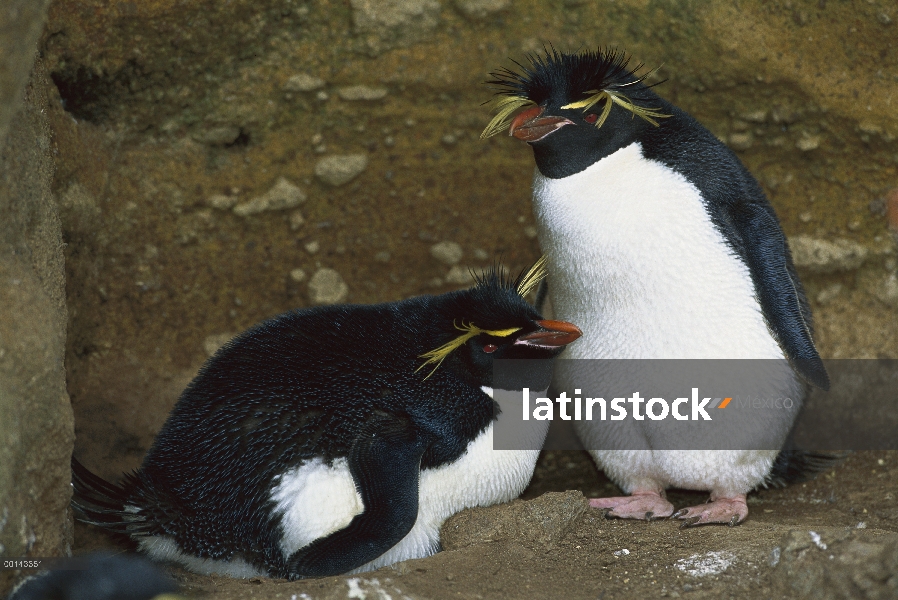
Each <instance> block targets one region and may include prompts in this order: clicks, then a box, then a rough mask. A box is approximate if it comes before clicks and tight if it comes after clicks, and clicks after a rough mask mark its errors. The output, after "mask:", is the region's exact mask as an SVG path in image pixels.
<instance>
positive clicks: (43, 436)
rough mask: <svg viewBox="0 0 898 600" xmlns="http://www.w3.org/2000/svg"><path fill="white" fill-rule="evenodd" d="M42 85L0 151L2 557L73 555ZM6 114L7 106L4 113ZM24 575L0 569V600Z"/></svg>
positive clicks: (61, 322)
mask: <svg viewBox="0 0 898 600" xmlns="http://www.w3.org/2000/svg"><path fill="white" fill-rule="evenodd" d="M47 85H48V79H47V76H46V73H45V72H43V70H41V69H38V70H37V72H36V73H35V75H34V76H33V77H32V80H31V83H30V84H29V86H28V88H27V90H26V93H25V99H24V103H23V104H20V105H19V107H18V109H17V110H16V111H15V115H14V117H13V118H12V121H11V123H10V127H9V133H8V136H7V139H6V144H5V145H4V146H3V147H2V148H0V306H2V309H0V558H4V559H6V558H23V557H29V556H30V557H40V556H61V555H64V554H66V553H67V552H70V551H71V543H72V530H71V523H70V521H69V515H68V512H67V508H68V504H69V499H70V498H71V487H70V485H69V483H70V481H71V477H70V466H69V465H70V459H71V453H72V445H73V442H74V426H73V420H72V407H71V405H70V403H69V397H68V394H67V393H66V385H65V367H64V364H63V358H64V357H65V341H66V318H67V314H66V305H65V279H64V270H63V253H62V235H61V229H60V222H59V212H58V209H57V205H56V201H55V199H54V197H53V193H52V191H51V184H52V177H53V161H52V157H51V154H50V148H51V132H50V130H49V128H48V127H47V119H46V108H47V97H46V91H47ZM4 108H5V109H6V108H9V107H8V106H5V107H4ZM21 576H22V573H21V572H17V571H15V570H12V569H4V570H0V596H4V597H5V594H6V592H7V590H8V589H9V586H10V585H11V584H12V583H13V580H14V579H16V578H19V577H21Z"/></svg>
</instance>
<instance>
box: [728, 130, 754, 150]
mask: <svg viewBox="0 0 898 600" xmlns="http://www.w3.org/2000/svg"><path fill="white" fill-rule="evenodd" d="M754 141H755V140H754V136H752V134H751V133H731V134H730V137H729V139H728V140H727V143H728V145H729V146H730V148H732V149H733V150H748V149H749V148H751V146H752V144H754Z"/></svg>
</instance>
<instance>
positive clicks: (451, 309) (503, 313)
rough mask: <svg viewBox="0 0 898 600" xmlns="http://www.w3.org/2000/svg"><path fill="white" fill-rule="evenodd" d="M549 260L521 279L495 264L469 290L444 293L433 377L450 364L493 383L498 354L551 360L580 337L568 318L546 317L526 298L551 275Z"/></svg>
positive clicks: (428, 360)
mask: <svg viewBox="0 0 898 600" xmlns="http://www.w3.org/2000/svg"><path fill="white" fill-rule="evenodd" d="M544 268H545V267H544V260H540V261H539V262H538V263H536V265H534V266H533V267H532V268H531V269H530V270H529V271H526V272H523V273H521V274H520V275H519V276H518V277H517V278H512V277H508V276H507V275H505V274H504V273H503V272H502V271H501V270H500V269H498V268H493V269H491V270H490V271H488V272H486V273H485V274H483V275H482V276H480V277H479V278H478V280H477V284H476V285H475V286H474V287H472V288H471V289H468V290H462V291H459V292H454V293H452V294H446V295H444V296H441V297H439V299H440V301H439V302H438V303H437V304H435V306H434V307H433V308H434V309H435V311H436V312H437V314H436V315H434V319H435V320H438V322H439V324H440V327H441V331H440V335H441V337H443V339H445V340H446V341H445V343H443V344H442V345H440V346H439V347H437V348H434V349H433V350H431V351H429V352H427V353H425V354H423V355H422V356H421V358H423V359H425V362H424V363H423V364H422V365H421V370H422V371H423V372H426V373H427V374H428V376H429V375H430V374H432V373H433V372H435V371H436V370H437V369H448V370H450V371H452V372H453V373H454V374H455V375H456V376H458V377H460V378H462V379H463V380H465V381H467V382H469V383H471V384H472V385H477V386H480V385H490V381H491V377H492V367H493V361H494V360H496V359H550V358H554V357H555V356H557V355H558V354H560V353H561V352H562V350H564V348H565V346H566V345H567V344H569V343H571V342H573V341H574V340H576V339H577V338H579V337H580V335H581V331H580V330H579V329H578V328H577V327H576V326H575V325H571V324H570V323H566V322H564V321H549V320H545V319H543V318H542V316H541V315H540V314H539V312H537V310H536V309H535V308H533V306H532V305H530V304H529V303H528V302H527V301H526V300H525V299H524V297H525V296H526V295H527V294H528V293H529V292H530V291H531V290H532V289H533V288H534V287H535V286H536V285H537V284H538V283H539V282H540V280H541V279H542V278H543V277H544V276H545V272H544Z"/></svg>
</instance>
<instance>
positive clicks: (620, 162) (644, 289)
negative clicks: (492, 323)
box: [534, 143, 783, 358]
mask: <svg viewBox="0 0 898 600" xmlns="http://www.w3.org/2000/svg"><path fill="white" fill-rule="evenodd" d="M534 212H535V214H536V219H537V224H538V231H539V240H540V244H541V245H542V248H543V252H544V253H545V254H546V256H547V258H548V261H549V273H550V276H549V277H550V282H549V292H550V294H551V298H552V306H553V308H554V309H555V312H556V315H557V317H558V318H560V319H564V320H567V321H570V322H572V323H576V324H577V326H578V327H580V329H581V330H583V337H582V338H581V339H580V340H578V341H577V343H576V344H572V345H571V346H570V348H569V350H568V351H567V352H566V357H568V358H782V357H783V353H782V351H781V350H780V348H779V346H778V344H777V343H776V341H775V340H774V339H773V337H772V336H771V335H770V332H769V331H768V329H767V325H766V323H765V322H764V319H763V316H762V314H761V309H760V306H759V304H758V301H757V299H756V297H755V292H754V288H753V286H752V281H751V278H750V276H749V272H748V268H747V267H746V266H745V264H744V263H743V262H742V261H740V260H739V259H738V258H737V257H736V256H735V254H734V253H733V252H732V250H731V249H730V248H729V247H728V246H727V245H726V243H725V241H724V238H723V236H722V235H721V233H720V232H719V231H718V230H717V229H716V228H715V227H714V225H713V223H712V222H711V219H710V217H709V216H708V214H707V212H706V211H705V209H704V206H703V201H702V198H701V194H700V193H699V191H698V189H696V188H695V186H693V185H692V184H690V183H689V182H688V181H686V179H685V178H684V177H683V176H682V175H679V174H678V173H676V172H675V171H672V170H670V169H669V168H667V167H666V166H664V165H662V164H660V163H657V162H654V161H651V160H648V159H646V158H644V157H643V155H642V149H641V147H640V146H639V144H636V143H634V144H632V145H630V146H628V147H626V148H624V149H622V150H619V151H617V152H615V153H614V154H612V155H611V156H608V157H606V158H604V159H602V160H600V161H599V162H597V163H595V164H594V165H592V166H590V167H589V168H587V169H586V170H585V171H582V172H581V173H577V174H576V175H571V176H569V177H565V178H563V179H548V178H546V177H543V176H542V175H541V174H539V172H538V171H537V174H536V177H535V180H534Z"/></svg>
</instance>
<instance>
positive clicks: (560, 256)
mask: <svg viewBox="0 0 898 600" xmlns="http://www.w3.org/2000/svg"><path fill="white" fill-rule="evenodd" d="M520 66H521V70H520V71H515V70H509V69H505V70H502V71H499V72H497V73H493V76H494V79H493V81H490V82H488V83H490V84H492V85H493V86H495V87H496V88H497V90H498V91H497V95H496V96H495V98H494V99H493V100H492V105H493V107H494V109H495V110H496V115H495V117H494V118H493V120H492V122H490V124H489V125H488V126H487V128H486V130H485V131H484V132H483V136H482V137H488V136H490V135H493V134H496V133H499V132H501V131H505V130H508V132H509V134H510V135H511V136H513V137H515V138H517V139H520V140H523V141H525V142H527V143H528V144H529V145H530V146H531V148H532V149H533V155H534V158H535V159H536V167H537V169H536V174H535V176H534V182H533V208H534V212H535V216H536V221H537V231H538V235H539V242H540V245H541V247H542V249H543V252H544V253H545V255H546V258H547V260H548V270H549V277H548V279H547V281H548V289H549V296H550V299H551V302H552V307H553V308H554V311H555V314H556V315H557V316H558V318H561V319H565V320H571V321H574V322H576V323H577V324H578V325H580V326H581V327H582V329H583V333H584V341H583V342H581V343H580V344H578V345H577V346H575V347H573V348H571V349H570V350H569V351H568V352H567V353H565V355H564V357H565V358H580V359H586V358H589V359H672V358H679V359H720V358H725V359H768V360H770V361H774V362H776V361H778V362H779V363H781V364H783V365H785V370H786V371H787V373H786V374H785V375H784V376H782V377H779V379H778V381H777V382H776V383H775V385H773V387H772V388H769V389H765V393H776V394H778V395H779V396H780V397H782V396H786V397H789V398H792V399H795V400H796V403H795V405H794V410H789V411H786V410H784V411H780V412H779V413H778V414H777V415H775V416H774V417H773V418H772V420H771V421H770V422H769V423H762V422H761V421H758V422H756V423H754V424H753V425H754V426H757V427H759V428H760V429H763V432H762V435H763V436H765V437H771V436H772V437H774V438H776V440H778V445H773V446H765V447H775V448H780V447H782V444H783V443H784V442H785V440H786V439H787V436H788V434H789V432H790V430H791V427H792V423H793V420H794V419H795V416H796V414H797V412H798V408H799V407H800V404H801V399H802V398H803V397H804V394H805V391H806V390H805V383H806V382H807V383H811V384H814V385H817V386H819V387H821V388H824V389H826V388H828V385H829V380H828V377H827V374H826V369H825V368H824V365H823V362H822V361H821V360H820V356H819V355H818V353H817V350H816V348H815V346H814V342H813V338H812V334H811V314H810V309H809V307H808V303H807V300H806V298H805V295H804V293H803V291H802V287H801V284H800V282H799V280H798V277H797V276H796V273H795V269H794V267H793V264H792V259H791V256H790V254H789V248H788V246H787V244H786V239H785V237H784V236H783V233H782V230H781V229H780V226H779V222H778V221H777V218H776V215H775V214H774V211H773V208H772V207H771V206H770V203H769V202H768V201H767V199H766V198H765V196H764V193H763V192H762V191H761V188H760V187H759V185H758V184H757V182H756V181H755V180H754V179H753V178H752V176H751V175H750V174H749V172H748V171H747V170H746V168H745V167H744V166H743V165H742V163H741V162H740V161H739V159H738V158H737V157H736V156H735V155H734V154H733V152H732V151H730V150H729V149H728V148H727V147H726V146H725V145H724V144H723V143H721V142H720V141H719V140H718V139H717V138H716V137H715V136H714V135H713V134H712V133H711V132H709V131H708V130H707V129H705V128H704V127H703V126H702V125H700V124H699V123H698V122H697V121H696V120H695V119H693V118H692V117H691V116H689V115H688V114H686V113H685V112H683V111H682V110H680V109H679V108H677V107H676V106H673V105H672V104H670V103H669V102H667V101H666V100H664V99H662V98H660V97H659V96H658V95H657V94H655V93H654V92H653V91H652V90H651V89H650V87H651V86H649V85H646V83H645V79H646V75H638V74H637V72H638V70H639V67H637V68H636V69H630V68H629V67H628V59H627V57H626V56H625V55H624V54H623V53H621V52H616V51H611V50H608V51H596V52H592V51H582V52H578V53H574V54H565V53H561V52H558V51H556V50H555V49H551V50H550V51H547V52H546V53H545V55H540V56H532V57H530V62H529V64H528V65H520ZM787 361H788V362H787ZM790 365H791V366H790ZM558 383H559V385H560V387H562V388H564V389H568V388H573V387H579V386H578V382H577V381H560V382H558ZM758 418H760V415H759V417H758ZM765 418H766V416H765ZM646 423H648V422H646ZM577 425H578V433H579V436H580V438H581V440H582V441H583V443H584V445H585V446H586V447H587V448H594V449H596V450H594V451H592V455H593V457H594V458H595V460H596V462H597V463H598V464H599V466H600V468H602V469H604V470H605V472H606V473H607V474H608V475H609V476H610V477H611V478H612V479H613V480H614V481H615V482H616V483H617V484H618V485H619V486H620V487H621V488H622V489H623V490H624V491H625V492H626V493H627V494H629V495H628V496H624V497H619V498H602V499H596V500H593V501H592V505H593V506H594V507H598V508H603V509H607V510H608V511H609V514H610V515H611V516H617V517H626V518H640V519H641V518H649V519H651V518H653V517H666V516H671V515H674V507H673V505H671V503H670V502H668V501H667V500H666V498H665V495H664V490H665V489H666V488H668V487H680V488H687V489H694V490H708V491H710V492H711V497H710V500H709V502H708V503H707V504H703V505H700V506H694V507H690V508H685V509H682V510H680V511H678V512H677V513H676V515H674V516H676V517H678V518H681V519H685V520H686V524H690V525H692V524H694V525H701V524H705V523H727V524H730V525H734V524H736V523H739V522H741V521H742V520H743V519H745V517H746V516H747V515H748V508H747V506H746V502H745V495H746V493H747V492H748V491H750V490H751V489H753V488H755V487H756V486H758V485H759V484H762V483H763V482H765V481H767V480H768V478H769V477H770V475H771V470H772V469H773V468H774V461H775V460H777V455H778V452H777V451H776V450H764V449H755V450H746V451H738V450H732V451H714V450H705V451H689V450H678V451H674V450H664V448H665V446H663V445H661V446H652V447H653V448H660V449H661V450H660V451H659V450H658V449H655V450H651V449H646V450H610V449H607V448H608V446H604V448H606V449H602V448H603V445H602V436H603V435H604V431H603V428H606V427H607V424H606V423H603V422H587V421H583V422H579V423H578V424H577ZM636 426H640V424H639V423H637V424H636ZM650 441H651V440H650ZM650 446H651V444H650ZM671 447H672V446H667V448H671ZM748 447H751V446H748ZM790 457H791V458H792V459H796V458H798V459H800V458H801V455H797V454H794V453H784V454H782V455H781V456H780V460H779V463H777V465H776V473H777V474H780V473H791V474H795V473H796V472H797V471H796V469H795V468H794V465H792V466H790V465H787V464H785V461H786V459H787V458H790ZM798 470H800V469H798Z"/></svg>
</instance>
